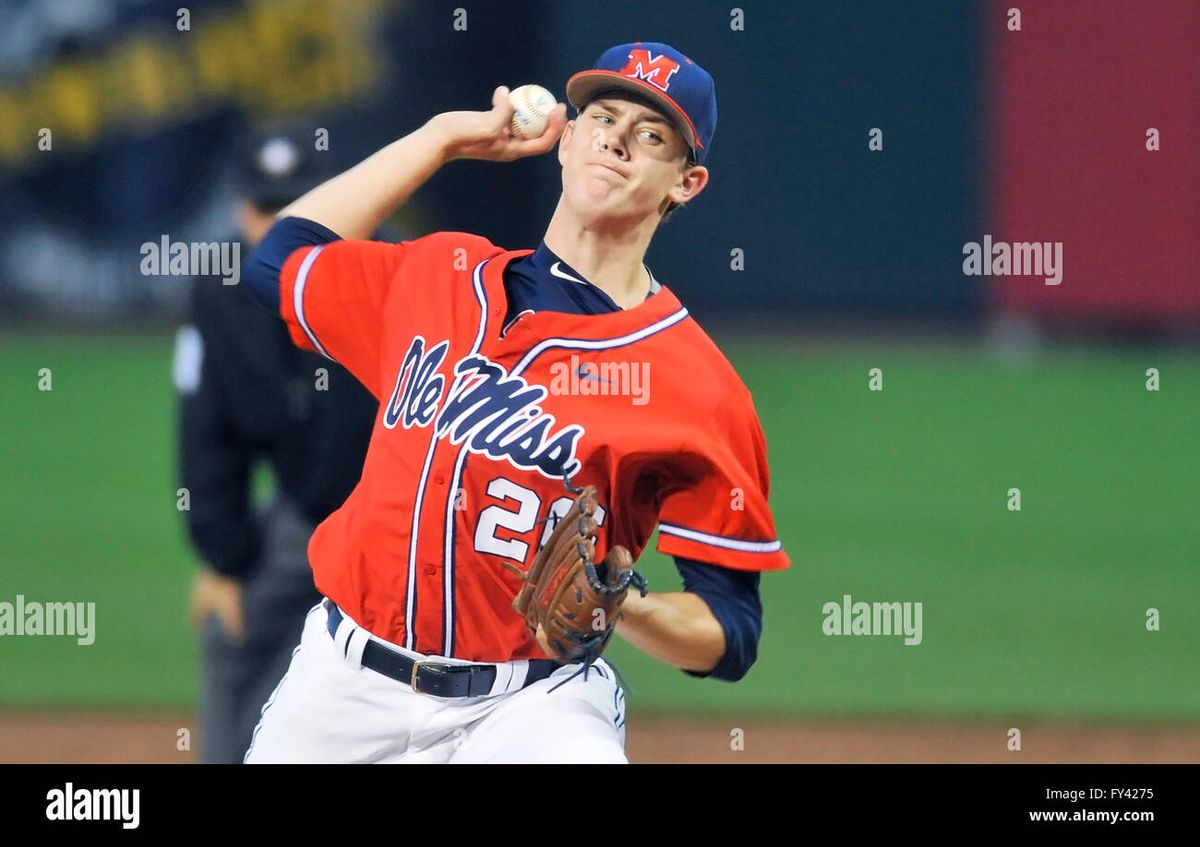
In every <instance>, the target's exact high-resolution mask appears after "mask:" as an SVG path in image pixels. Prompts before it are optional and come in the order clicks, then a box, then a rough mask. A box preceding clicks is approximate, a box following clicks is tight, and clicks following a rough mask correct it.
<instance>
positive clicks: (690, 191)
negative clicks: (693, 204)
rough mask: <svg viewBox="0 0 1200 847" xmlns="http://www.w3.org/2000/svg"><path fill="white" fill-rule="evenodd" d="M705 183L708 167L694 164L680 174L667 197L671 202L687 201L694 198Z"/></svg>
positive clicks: (706, 181) (706, 182) (706, 183)
mask: <svg viewBox="0 0 1200 847" xmlns="http://www.w3.org/2000/svg"><path fill="white" fill-rule="evenodd" d="M707 185H708V168H706V167H704V165H694V166H693V167H690V168H686V169H685V170H684V171H683V172H682V173H681V174H680V176H679V182H678V183H676V185H675V186H674V187H673V188H672V189H671V191H670V193H669V194H668V195H667V198H668V199H669V200H670V201H671V202H672V203H687V202H689V201H691V200H695V199H696V197H698V196H699V195H700V192H701V191H703V190H704V188H705V186H707Z"/></svg>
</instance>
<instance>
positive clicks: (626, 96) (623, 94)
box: [575, 88, 698, 223]
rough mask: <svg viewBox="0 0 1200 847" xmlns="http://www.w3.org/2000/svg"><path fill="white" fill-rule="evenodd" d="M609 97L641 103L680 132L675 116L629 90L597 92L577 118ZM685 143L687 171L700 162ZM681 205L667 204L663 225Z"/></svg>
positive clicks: (614, 89) (578, 113) (580, 109)
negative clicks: (597, 101)
mask: <svg viewBox="0 0 1200 847" xmlns="http://www.w3.org/2000/svg"><path fill="white" fill-rule="evenodd" d="M608 97H612V98H613V99H620V100H632V101H633V102H635V103H640V104H641V105H643V106H645V107H646V108H647V109H653V110H654V111H655V112H657V113H658V114H660V115H662V116H663V117H664V118H666V119H667V120H668V121H670V122H671V125H672V126H674V127H676V130H677V131H679V130H678V127H679V124H678V121H676V120H675V118H674V117H673V116H671V115H668V114H667V113H666V112H664V111H663V110H662V107H661V106H659V105H658V104H657V103H655V102H654V101H653V100H651V99H650V98H649V97H647V96H645V95H643V94H638V93H637V92H636V91H630V90H629V89H627V88H604V89H601V90H600V91H597V92H596V93H595V94H593V95H592V96H591V97H589V98H588V99H587V100H586V101H584V102H583V104H582V105H580V107H579V109H578V110H576V112H575V117H576V118H578V117H579V116H580V115H582V114H583V112H584V110H585V109H586V108H587V107H588V106H590V105H592V103H594V102H595V101H596V100H604V99H606V98H608ZM679 134H680V135H681V136H682V135H683V133H682V132H681V131H680V132H679ZM683 143H684V145H685V146H686V147H687V153H686V154H685V156H684V160H683V162H684V164H683V166H684V168H685V169H687V168H694V167H696V165H697V164H698V162H697V161H696V152H695V151H694V150H692V148H691V145H689V144H688V143H687V139H686V138H685V139H684V142H683ZM681 205H683V204H682V203H669V204H667V208H666V211H664V212H663V216H662V221H661V223H665V222H666V220H667V219H668V218H670V217H671V215H672V214H674V212H675V210H676V209H678V208H679V207H680V206H681Z"/></svg>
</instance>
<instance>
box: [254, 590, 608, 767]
mask: <svg viewBox="0 0 1200 847" xmlns="http://www.w3.org/2000/svg"><path fill="white" fill-rule="evenodd" d="M327 615H328V612H327V611H326V609H325V606H324V605H323V604H317V605H316V606H314V607H313V608H312V610H310V611H309V613H308V616H307V618H306V620H305V623H304V632H303V634H302V636H301V639H300V645H299V646H298V647H297V648H296V650H295V652H294V653H293V654H292V662H291V665H290V667H289V668H288V671H287V673H286V674H285V675H284V677H283V679H282V680H281V681H280V683H279V685H278V686H277V687H276V688H275V691H274V692H273V693H272V694H271V696H270V698H269V699H268V700H267V702H266V704H265V705H264V706H263V709H262V716H261V718H260V720H259V723H258V726H257V727H256V728H255V730H254V737H253V739H252V741H251V742H250V748H249V749H248V750H247V751H246V755H245V758H244V761H245V762H246V763H247V764H264V763H284V762H293V763H296V762H310V763H386V764H392V763H395V764H399V763H412V764H416V763H451V764H457V763H473V764H478V763H500V762H504V763H543V762H544V763H604V764H618V763H620V764H624V763H626V762H627V761H628V760H627V759H626V757H625V692H624V691H623V690H622V689H621V687H620V685H619V683H618V682H617V680H616V673H615V672H614V671H613V668H612V666H611V665H610V664H609V663H608V662H606V661H605V660H604V659H603V658H601V659H598V660H597V661H596V662H595V664H593V665H592V667H591V668H590V669H589V671H588V673H587V679H586V680H585V679H584V675H583V674H578V676H575V678H574V679H571V680H570V681H569V682H564V680H566V679H567V678H568V677H570V676H571V675H572V674H575V673H577V672H578V666H577V665H564V666H563V667H562V668H559V669H557V670H555V671H554V673H552V674H551V675H550V676H549V677H547V678H546V679H542V680H539V681H537V682H535V683H533V684H531V685H530V686H528V687H526V688H520V687H519V685H520V683H521V681H522V680H523V678H524V673H525V666H526V663H525V662H524V661H522V660H517V661H513V662H506V663H503V664H500V665H498V666H497V669H498V673H497V675H496V683H495V684H494V685H493V688H492V692H491V693H490V694H487V695H484V696H480V697H435V696H432V695H429V694H419V693H417V692H415V691H413V690H412V687H411V686H410V685H406V684H404V683H401V682H398V681H396V680H394V679H391V678H389V677H387V676H384V675H383V674H380V673H377V672H375V671H373V670H371V669H369V668H364V667H362V665H361V660H362V651H363V646H364V645H365V644H366V639H368V638H369V639H372V640H375V641H378V642H380V643H381V644H383V645H385V646H387V647H389V648H390V649H392V650H397V651H399V652H402V653H404V654H405V655H407V656H409V657H410V658H424V657H422V656H421V654H418V653H413V652H412V651H408V650H404V649H402V648H400V647H398V646H397V645H395V644H392V643H390V642H386V641H382V640H381V639H379V638H376V636H374V635H372V634H370V633H368V632H367V631H366V630H364V629H362V628H361V627H359V626H357V625H356V624H355V623H354V622H353V621H352V620H350V618H349V617H344V619H343V621H342V624H341V626H339V627H338V630H337V636H336V640H335V638H333V637H330V633H329V630H328V629H327V621H328V618H327ZM343 615H345V613H344V612H343ZM347 642H348V643H347ZM430 658H433V659H434V660H435V661H440V662H445V663H447V664H469V663H465V662H460V661H458V660H454V659H441V658H439V657H430ZM560 683H561V684H560ZM551 689H554V690H553V691H552V690H551Z"/></svg>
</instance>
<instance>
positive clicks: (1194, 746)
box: [0, 712, 1200, 764]
mask: <svg viewBox="0 0 1200 847" xmlns="http://www.w3.org/2000/svg"><path fill="white" fill-rule="evenodd" d="M191 726H193V724H192V718H191V716H190V715H187V714H161V713H156V714H144V715H130V714H87V713H78V714H63V713H55V714H48V715H42V714H36V713H32V712H12V713H0V763H158V764H186V763H190V762H192V761H193V758H194V757H193V752H192V751H191V750H190V749H179V748H181V747H183V748H188V747H190V746H191V744H190V742H193V741H194V740H195V739H194V738H193V737H191V736H190V732H191V730H190V727H191ZM1018 727H1019V729H1020V730H1021V750H1020V751H1010V750H1009V749H1008V730H1009V726H1008V725H1003V724H1002V723H1001V722H995V723H983V722H979V723H951V722H932V721H920V722H918V721H911V722H908V721H906V722H898V721H897V722H887V723H884V722H878V723H868V722H851V721H828V722H815V721H807V722H796V723H785V722H780V721H747V722H745V723H744V724H741V725H734V724H732V723H731V722H730V721H729V720H719V719H710V720H697V719H695V718H686V719H685V718H667V717H653V718H649V717H647V718H643V719H641V720H637V721H634V722H631V723H630V725H629V727H628V730H627V733H628V734H627V740H626V741H627V743H626V748H627V751H628V754H629V759H630V761H632V762H634V763H664V764H665V763H676V764H695V763H725V764H756V763H757V764H761V763H948V762H967V763H982V762H997V763H1000V762H1003V763H1012V764H1017V763H1024V764H1032V763H1085V762H1095V763H1165V762H1174V763H1196V762H1200V725H1196V724H1191V725H1180V726H1165V725H1152V726H1147V725H1117V724H1094V725H1091V724H1056V723H1048V722H1036V723H1035V722H1032V721H1031V722H1027V723H1018ZM181 730H186V732H181ZM739 744H740V747H741V749H735V748H736V747H738V746H739Z"/></svg>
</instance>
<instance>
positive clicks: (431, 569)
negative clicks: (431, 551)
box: [425, 565, 437, 576]
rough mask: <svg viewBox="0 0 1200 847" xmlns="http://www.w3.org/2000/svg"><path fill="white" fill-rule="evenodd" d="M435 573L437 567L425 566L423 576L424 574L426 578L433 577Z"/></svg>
mask: <svg viewBox="0 0 1200 847" xmlns="http://www.w3.org/2000/svg"><path fill="white" fill-rule="evenodd" d="M436 573H437V566H436V565H426V566H425V574H426V575H427V576H433V575H434V574H436Z"/></svg>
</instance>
